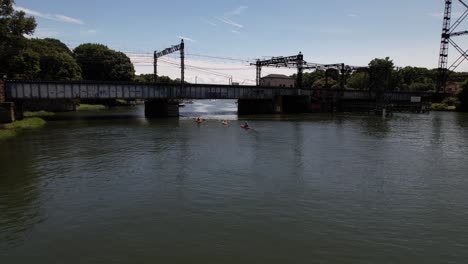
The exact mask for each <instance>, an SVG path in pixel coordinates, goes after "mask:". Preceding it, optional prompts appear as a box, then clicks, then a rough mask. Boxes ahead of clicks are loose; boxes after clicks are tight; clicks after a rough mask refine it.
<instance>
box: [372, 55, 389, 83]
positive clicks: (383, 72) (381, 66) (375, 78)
mask: <svg viewBox="0 0 468 264" xmlns="http://www.w3.org/2000/svg"><path fill="white" fill-rule="evenodd" d="M393 66H394V65H393V61H392V60H390V58H389V57H386V58H385V59H374V60H372V61H371V62H370V63H369V72H370V87H371V89H372V90H373V91H385V90H391V89H393V88H394V87H391V83H392V74H393Z"/></svg>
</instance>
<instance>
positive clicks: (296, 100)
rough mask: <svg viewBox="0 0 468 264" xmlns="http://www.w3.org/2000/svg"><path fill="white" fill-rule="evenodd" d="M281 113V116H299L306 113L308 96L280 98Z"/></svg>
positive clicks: (308, 102)
mask: <svg viewBox="0 0 468 264" xmlns="http://www.w3.org/2000/svg"><path fill="white" fill-rule="evenodd" d="M282 97H283V98H282V100H281V101H282V113H283V114H299V113H307V112H308V111H309V105H310V102H311V97H310V96H304V95H295V96H282Z"/></svg>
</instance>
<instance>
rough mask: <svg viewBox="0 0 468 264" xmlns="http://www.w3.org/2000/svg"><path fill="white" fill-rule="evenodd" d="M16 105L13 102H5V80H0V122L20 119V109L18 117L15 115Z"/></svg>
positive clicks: (4, 122)
mask: <svg viewBox="0 0 468 264" xmlns="http://www.w3.org/2000/svg"><path fill="white" fill-rule="evenodd" d="M16 107H17V106H16V104H15V103H13V102H6V93H5V81H4V80H0V124H6V123H12V122H14V121H15V120H18V119H22V111H20V113H21V115H20V116H18V117H19V118H17V117H16V116H15V114H16V111H15V110H16ZM18 110H20V109H18Z"/></svg>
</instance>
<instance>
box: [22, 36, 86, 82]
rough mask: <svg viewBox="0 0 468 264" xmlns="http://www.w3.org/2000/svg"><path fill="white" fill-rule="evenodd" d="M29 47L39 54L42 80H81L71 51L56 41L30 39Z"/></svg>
mask: <svg viewBox="0 0 468 264" xmlns="http://www.w3.org/2000/svg"><path fill="white" fill-rule="evenodd" d="M29 46H30V48H31V49H32V50H34V51H35V52H37V53H38V54H40V71H39V73H38V74H37V78H40V79H43V80H64V81H71V80H81V68H80V66H79V65H78V63H77V62H76V61H75V59H74V58H73V56H72V52H71V50H70V49H69V48H68V47H67V46H66V45H65V44H64V43H62V42H61V41H60V40H57V39H50V38H46V39H31V40H30V41H29Z"/></svg>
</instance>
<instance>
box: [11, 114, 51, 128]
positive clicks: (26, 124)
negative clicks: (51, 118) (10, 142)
mask: <svg viewBox="0 0 468 264" xmlns="http://www.w3.org/2000/svg"><path fill="white" fill-rule="evenodd" d="M45 124H46V122H45V121H44V119H42V118H39V117H32V118H25V119H23V120H20V121H16V122H14V123H11V124H7V125H5V128H7V129H32V128H40V127H43V126H44V125H45Z"/></svg>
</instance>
